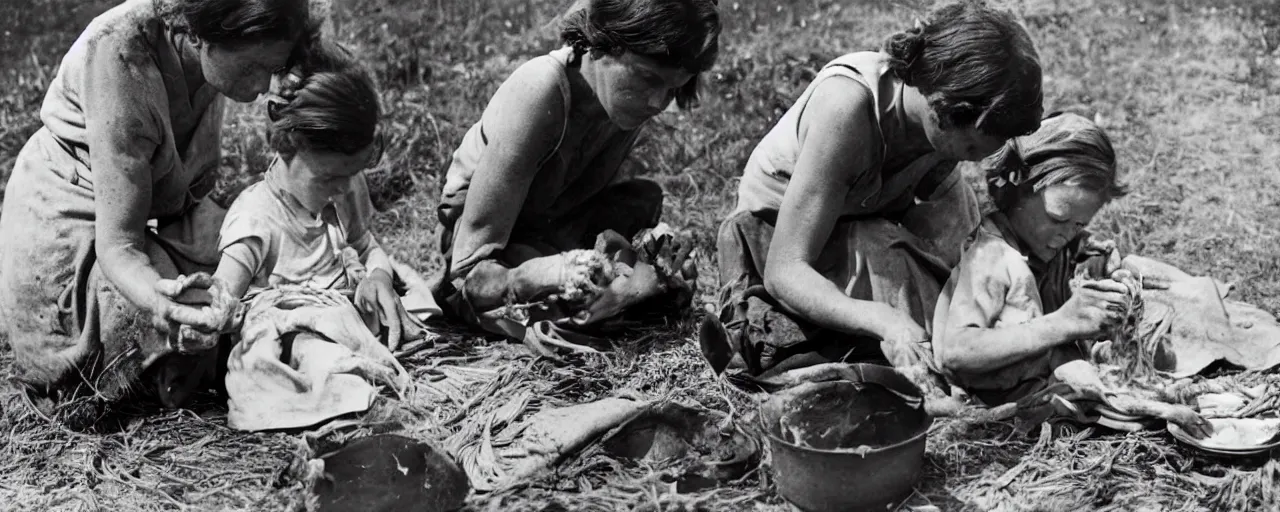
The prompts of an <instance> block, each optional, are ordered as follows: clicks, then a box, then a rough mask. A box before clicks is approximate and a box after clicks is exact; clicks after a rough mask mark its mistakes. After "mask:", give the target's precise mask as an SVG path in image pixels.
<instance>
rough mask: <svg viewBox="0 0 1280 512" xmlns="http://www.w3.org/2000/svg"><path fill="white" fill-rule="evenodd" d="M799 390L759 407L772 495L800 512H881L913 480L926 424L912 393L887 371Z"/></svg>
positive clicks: (867, 371) (872, 368) (866, 369)
mask: <svg viewBox="0 0 1280 512" xmlns="http://www.w3.org/2000/svg"><path fill="white" fill-rule="evenodd" d="M853 366H854V370H855V371H854V374H856V375H857V377H858V378H857V379H854V380H842V381H833V382H819V383H806V384H801V385H799V386H796V387H794V388H790V389H787V390H784V391H782V392H779V393H777V394H775V395H773V396H772V397H770V398H769V400H767V401H766V402H765V403H764V404H763V405H762V406H761V408H760V415H759V418H760V422H761V427H762V430H763V431H764V437H765V439H766V440H767V441H768V445H769V451H770V454H771V455H772V461H773V462H772V466H773V477H774V481H775V483H776V485H777V489H778V493H779V494H780V495H782V497H783V498H786V499H787V501H790V502H791V503H793V504H794V505H796V506H797V507H799V508H800V509H802V510H805V511H808V512H844V511H859V510H884V509H885V508H886V507H888V506H891V505H893V504H895V503H897V502H899V501H901V500H903V499H905V498H906V497H907V496H908V495H909V494H910V493H911V488H912V486H914V485H915V483H916V482H917V481H918V480H919V479H920V473H921V469H922V465H923V461H924V448H925V434H926V433H927V432H928V430H929V426H930V425H931V424H932V423H933V420H932V418H930V417H929V415H928V414H926V413H925V412H924V401H923V399H922V398H921V393H920V390H919V388H917V387H916V386H915V385H913V384H912V383H911V382H910V381H908V380H907V379H906V378H905V377H903V376H902V375H900V374H898V373H897V372H895V371H894V370H893V369H892V368H889V367H884V366H876V365H867V364H860V365H853Z"/></svg>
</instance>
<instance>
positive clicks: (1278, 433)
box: [1166, 418, 1280, 456]
mask: <svg viewBox="0 0 1280 512" xmlns="http://www.w3.org/2000/svg"><path fill="white" fill-rule="evenodd" d="M1209 423H1211V424H1213V429H1214V432H1215V434H1214V435H1213V436H1212V437H1210V438H1208V439H1196V438H1194V437H1192V436H1191V434H1189V433H1187V431H1185V430H1183V429H1182V427H1180V426H1178V425H1177V424H1176V423H1173V422H1169V424H1168V425H1167V426H1166V428H1167V429H1168V430H1169V433H1170V434H1173V437H1174V438H1175V439H1177V440H1179V441H1182V442H1183V443H1186V444H1188V445H1191V446H1193V447H1195V448H1197V449H1199V450H1202V451H1205V452H1208V453H1213V454H1216V455H1226V456H1245V455H1254V454H1259V453H1265V452H1269V451H1271V450H1274V449H1276V448H1280V419H1277V418H1269V419H1257V418H1210V419H1209ZM1228 429H1240V430H1243V431H1246V432H1248V433H1249V434H1251V435H1250V436H1247V437H1250V439H1243V438H1241V439H1235V440H1225V439H1222V437H1224V434H1226V431H1227V430H1228Z"/></svg>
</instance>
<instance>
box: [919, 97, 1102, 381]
mask: <svg viewBox="0 0 1280 512" xmlns="http://www.w3.org/2000/svg"><path fill="white" fill-rule="evenodd" d="M987 179H988V188H989V190H990V193H991V196H992V199H993V200H994V202H995V206H996V211H995V212H993V213H991V214H989V215H987V216H986V218H984V219H983V221H982V224H981V225H980V226H979V227H978V228H977V230H975V231H974V232H973V234H972V235H971V236H970V237H969V239H968V240H967V241H966V242H965V246H964V253H963V254H962V255H961V257H960V263H959V265H958V266H956V268H955V269H954V270H953V271H952V273H951V278H950V280H948V281H947V284H946V287H945V288H944V289H943V290H942V294H941V297H940V298H939V299H938V305H937V309H936V311H935V313H934V329H935V332H934V336H933V351H934V354H935V357H936V360H937V363H938V366H939V367H940V368H941V370H942V372H943V373H944V374H946V376H947V377H948V378H949V379H950V380H951V381H952V382H954V383H956V384H957V385H959V386H960V387H962V388H964V389H965V390H966V391H968V392H969V394H971V395H973V396H975V397H977V398H978V399H980V400H982V401H983V402H985V403H987V404H988V405H998V404H1002V403H1006V402H1013V401H1017V400H1019V399H1021V398H1024V397H1027V396H1029V395H1031V394H1033V393H1035V392H1037V391H1040V390H1042V389H1045V388H1046V387H1047V386H1048V385H1049V384H1051V383H1052V379H1053V371H1054V369H1056V368H1058V367H1059V366H1061V365H1063V364H1064V363H1068V362H1071V361H1075V360H1081V359H1085V355H1086V354H1087V351H1085V350H1084V347H1082V346H1081V345H1080V344H1079V343H1077V342H1081V341H1088V340H1096V339H1100V337H1104V336H1105V335H1106V333H1107V331H1108V329H1109V328H1111V327H1113V326H1115V325H1117V324H1118V323H1120V322H1122V321H1124V311H1125V304H1126V293H1127V290H1126V288H1125V285H1124V284H1121V283H1120V282H1118V281H1113V280H1110V279H1100V280H1097V281H1091V282H1090V284H1089V285H1088V286H1086V287H1082V288H1080V289H1079V290H1076V291H1075V293H1072V291H1071V289H1070V287H1069V285H1068V281H1069V280H1070V279H1071V278H1072V277H1073V276H1074V275H1075V273H1076V269H1077V267H1078V266H1079V265H1080V264H1082V263H1083V262H1085V260H1087V259H1088V258H1091V257H1095V256H1106V254H1105V252H1103V251H1100V250H1099V249H1098V248H1097V247H1094V245H1095V244H1092V243H1090V241H1089V234H1088V232H1087V231H1085V227H1086V226H1087V225H1088V224H1089V222H1090V221H1091V220H1092V219H1093V216H1094V214H1096V213H1097V212H1098V210H1099V209H1100V208H1102V207H1103V206H1104V205H1106V204H1107V203H1108V202H1110V201H1111V200H1113V199H1115V198H1118V197H1122V196H1123V195H1124V194H1125V187H1124V186H1123V185H1121V184H1120V183H1119V182H1117V180H1116V170H1115V152H1114V151H1113V150H1112V147H1111V141H1110V140H1109V139H1108V138H1107V135H1106V134H1105V133H1103V131H1102V129H1101V128H1098V127H1097V126H1096V125H1094V124H1093V123H1092V122H1090V121H1088V120H1086V119H1084V118H1082V117H1080V116H1077V115H1073V114H1057V115H1052V116H1050V117H1048V118H1046V119H1045V120H1044V123H1043V125H1042V126H1041V128H1040V130H1039V131H1037V132H1036V133H1035V134H1033V135H1030V136H1028V137H1024V138H1021V139H1018V140H1015V141H1011V142H1010V143H1009V144H1007V145H1006V146H1005V148H1004V149H1003V150H1002V153H1000V154H998V155H997V156H995V157H993V165H992V166H991V168H990V169H989V171H988V178H987ZM1097 277H1102V276H1095V278H1097Z"/></svg>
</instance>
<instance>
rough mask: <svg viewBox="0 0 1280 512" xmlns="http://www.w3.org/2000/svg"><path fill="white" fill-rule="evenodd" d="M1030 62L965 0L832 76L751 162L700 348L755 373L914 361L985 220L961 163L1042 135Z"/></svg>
mask: <svg viewBox="0 0 1280 512" xmlns="http://www.w3.org/2000/svg"><path fill="white" fill-rule="evenodd" d="M1038 59H1039V57H1038V56H1037V54H1036V50H1035V48H1034V45H1033V44H1032V42H1031V38H1030V37H1029V36H1028V35H1027V32H1026V31H1025V30H1024V29H1023V27H1022V26H1020V25H1019V24H1018V22H1017V21H1015V20H1014V18H1013V16H1012V15H1011V14H1009V13H1007V12H1004V11H999V10H995V9H992V8H990V7H987V6H986V5H985V4H983V3H982V2H977V1H963V2H958V3H953V4H949V5H946V6H943V7H941V8H939V9H937V10H936V11H934V12H932V13H930V14H929V16H928V18H927V20H926V21H924V22H923V23H920V24H918V25H917V26H916V27H915V28H912V29H910V30H907V31H904V32H900V33H897V34H894V35H892V36H891V37H889V38H888V40H887V41H886V42H885V44H884V48H883V50H882V51H880V52H858V53H851V54H847V55H844V56H842V57H840V58H838V59H835V60H834V61H832V62H830V63H829V64H827V65H826V66H825V67H824V68H823V69H822V70H821V72H819V73H818V75H817V76H816V77H815V78H814V80H813V82H812V83H811V84H809V86H808V88H807V89H806V90H805V91H804V92H803V94H801V96H800V98H799V99H798V100H797V101H796V103H795V105H794V106H792V107H791V109H790V110H788V111H787V113H786V114H785V115H784V116H783V117H782V119H781V120H779V122H778V124H777V125H776V126H775V127H774V128H773V130H772V131H770V132H769V134H768V135H766V136H765V138H764V139H763V140H762V141H761V142H760V144H759V145H758V146H757V147H756V149H755V151H754V152H753V153H752V155H751V158H750V160H748V162H747V165H746V169H745V171H744V174H743V177H742V181H741V183H740V185H739V189H738V205H737V208H736V210H735V211H734V213H732V214H731V215H730V217H729V218H728V219H727V220H726V221H725V222H724V224H723V225H722V226H721V230H720V235H719V240H718V249H719V259H720V261H719V263H720V278H721V285H722V286H723V287H724V288H723V289H722V290H721V308H722V309H721V312H720V316H719V317H718V318H716V317H707V319H706V320H705V323H704V326H703V333H702V334H703V342H704V347H716V346H720V347H721V348H720V349H718V350H723V351H727V352H729V353H736V354H737V355H739V356H741V358H742V360H741V361H740V363H742V364H743V365H745V367H746V369H747V371H748V372H750V373H761V372H764V371H766V370H768V369H770V368H772V367H775V366H777V365H779V364H782V363H783V362H784V361H786V366H787V367H793V366H796V365H807V364H812V363H816V362H823V361H831V360H841V359H848V358H852V357H859V358H861V357H872V358H874V357H876V356H878V354H877V353H876V352H877V350H876V349H877V348H879V349H881V350H882V351H883V352H885V353H884V354H883V355H884V356H887V357H888V358H889V359H890V360H891V361H892V362H893V363H894V364H895V365H904V364H915V363H918V362H919V358H916V357H912V355H913V354H915V353H916V351H915V348H916V347H917V346H918V344H919V343H920V342H925V341H927V340H928V339H929V330H930V329H929V327H930V326H929V321H930V320H931V316H932V314H933V309H934V308H933V306H934V302H935V301H936V299H937V297H938V293H939V290H940V288H941V285H942V283H943V282H944V281H945V280H946V278H947V275H948V272H949V269H950V267H951V266H952V265H954V264H955V262H956V261H957V259H958V258H959V253H960V244H961V241H963V240H964V237H965V236H966V235H968V233H969V232H970V231H972V229H973V227H974V226H975V225H976V224H977V223H978V220H979V219H978V209H977V202H976V199H975V198H974V196H973V192H972V191H971V190H969V188H968V187H967V186H966V185H965V184H964V183H963V181H962V178H961V176H960V173H959V172H957V171H955V164H956V162H958V161H975V160H980V159H982V158H984V157H986V156H987V155H989V154H991V153H993V152H994V151H996V150H997V149H999V148H1000V147H1001V146H1002V145H1003V144H1004V143H1005V141H1007V140H1009V139H1010V138H1012V137H1015V136H1019V135H1023V134H1027V133H1030V132H1033V131H1035V130H1036V128H1037V127H1038V126H1039V123H1040V117H1041V114H1042V110H1041V90H1040V86H1041V70H1040V64H1039V60H1038ZM885 342H887V343H885ZM726 343H727V344H728V347H724V346H723V345H724V344H726ZM893 348H901V349H903V350H896V349H895V350H890V349H893ZM904 357H905V359H903V358H904Z"/></svg>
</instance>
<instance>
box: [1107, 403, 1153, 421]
mask: <svg viewBox="0 0 1280 512" xmlns="http://www.w3.org/2000/svg"><path fill="white" fill-rule="evenodd" d="M1094 410H1096V411H1098V414H1099V415H1101V416H1102V417H1104V418H1107V419H1111V420H1116V421H1125V422H1134V423H1137V422H1141V421H1143V420H1146V419H1148V418H1147V417H1146V416H1134V415H1132V414H1125V413H1122V412H1120V411H1117V410H1115V409H1112V408H1110V407H1107V406H1105V405H1098V406H1095V407H1094Z"/></svg>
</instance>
